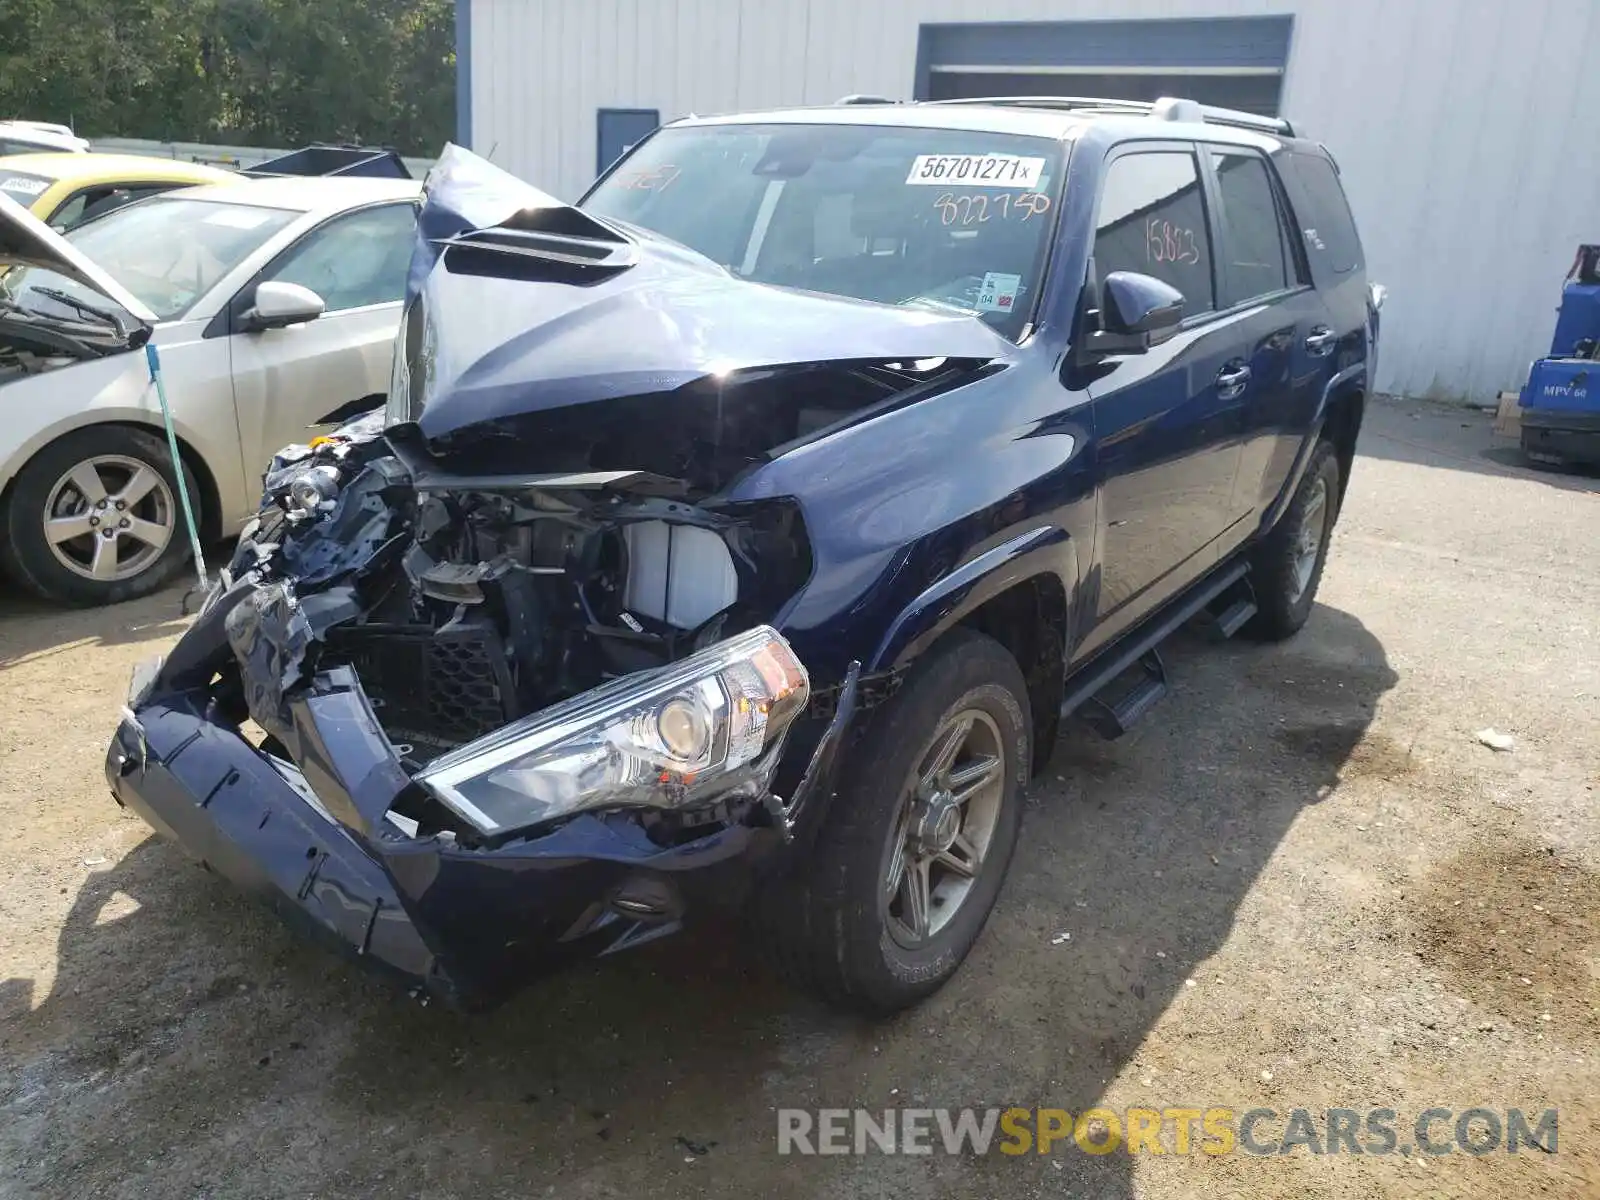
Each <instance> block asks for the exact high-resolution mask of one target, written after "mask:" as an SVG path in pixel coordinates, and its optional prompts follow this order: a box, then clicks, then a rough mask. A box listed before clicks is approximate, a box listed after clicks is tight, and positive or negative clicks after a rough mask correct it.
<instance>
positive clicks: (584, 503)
mask: <svg viewBox="0 0 1600 1200" xmlns="http://www.w3.org/2000/svg"><path fill="white" fill-rule="evenodd" d="M377 424H378V422H377V421H376V419H375V418H374V419H368V420H365V421H362V422H357V423H354V424H352V425H351V426H349V427H347V428H346V429H345V430H341V431H340V433H339V434H338V435H336V436H335V437H333V438H330V439H319V443H318V444H317V445H316V446H315V447H312V446H299V447H290V448H288V449H287V450H285V451H284V452H282V453H281V454H280V455H279V456H278V457H277V458H276V459H275V460H274V463H273V467H272V469H271V470H270V471H269V472H268V474H267V477H266V495H265V497H264V507H263V511H262V513H261V515H260V516H259V517H258V518H257V520H256V522H255V523H254V524H253V526H252V527H250V528H248V529H247V530H246V533H245V536H244V537H243V538H242V540H241V543H240V548H239V551H238V553H237V554H236V556H235V559H234V562H233V564H232V566H231V568H230V579H242V578H246V577H248V578H250V579H251V580H253V581H254V584H255V586H254V587H253V588H252V590H251V591H250V592H249V594H248V595H247V596H246V597H244V598H243V600H242V602H241V603H239V605H238V607H237V608H236V609H235V610H234V611H233V612H231V613H230V614H229V616H228V636H229V639H230V641H231V642H232V643H233V647H234V650H235V653H236V654H238V655H239V656H240V660H241V664H244V663H250V664H252V665H253V664H254V663H255V662H256V661H258V659H259V658H260V656H262V655H265V656H267V657H269V658H274V661H273V662H272V664H271V666H272V669H271V670H270V671H265V670H241V671H240V673H239V675H238V679H239V685H240V689H241V696H240V699H241V700H242V701H243V702H244V704H245V706H246V707H247V708H248V710H249V712H250V713H251V715H252V716H254V717H255V718H256V720H257V723H258V724H260V725H261V726H262V727H263V728H264V729H266V730H267V732H268V734H269V737H271V738H274V739H276V738H278V737H279V736H280V735H281V734H282V733H283V732H284V729H283V720H284V718H283V697H284V694H285V693H286V692H288V691H289V690H291V689H293V688H294V687H296V686H298V685H299V684H301V683H303V682H304V681H305V680H307V679H309V678H310V677H311V675H312V674H313V673H314V672H327V671H330V670H333V669H337V668H340V667H346V668H349V669H351V670H353V671H354V673H355V675H356V677H357V678H358V679H359V681H360V685H361V687H362V689H363V690H364V692H365V694H366V696H367V698H368V700H369V701H370V703H371V705H372V707H373V709H374V711H375V713H376V716H377V718H378V720H379V721H380V723H381V724H382V727H383V731H384V733H385V734H386V735H387V737H388V739H389V740H390V742H391V743H393V745H394V747H395V750H396V753H397V754H398V756H399V758H400V761H401V762H402V763H403V765H404V766H405V767H406V769H407V770H408V771H423V770H425V769H426V768H427V767H428V766H429V764H430V763H432V762H434V761H435V760H437V759H439V758H440V756H441V755H447V754H448V752H450V751H452V750H455V749H456V748H458V747H460V746H462V745H464V744H466V743H469V742H472V741H473V740H474V739H479V738H483V737H485V736H486V735H489V734H491V733H493V732H494V731H496V730H500V729H502V728H503V727H505V726H507V725H508V724H511V723H513V722H516V721H517V720H518V719H519V718H525V717H528V716H530V715H531V714H537V713H540V712H542V711H544V710H548V709H550V708H551V707H552V706H555V705H559V704H560V703H561V702H562V701H565V700H570V699H572V698H574V697H579V696H582V695H583V694H585V693H589V692H591V691H593V690H594V689H596V688H598V687H602V686H603V685H605V684H606V683H608V682H609V681H615V680H620V679H624V678H626V677H629V676H634V675H636V674H637V673H640V672H651V671H656V670H658V669H660V668H663V667H666V666H668V665H670V664H673V663H677V662H680V661H682V660H684V659H687V658H690V657H691V656H694V655H696V654H698V653H702V652H705V651H707V650H708V649H709V648H711V647H714V646H716V645H717V644H719V643H722V642H725V641H726V640H727V639H729V638H730V637H732V636H733V635H735V634H739V633H742V632H744V631H747V630H751V629H754V628H756V627H759V626H762V625H763V624H765V623H766V622H768V621H770V620H771V619H772V617H773V614H774V613H775V612H776V610H777V609H778V607H779V606H780V605H781V604H782V602H783V601H784V600H785V599H786V598H787V597H788V596H790V595H792V594H793V593H794V592H795V591H796V590H797V589H798V588H799V587H800V585H801V584H802V583H803V582H804V581H805V578H806V576H807V574H808V572H809V570H810V555H809V549H808V546H807V543H806V536H805V529H804V525H803V522H802V521H801V518H800V514H799V511H798V509H797V508H796V507H795V506H794V505H793V504H791V503H786V502H781V501H773V502H764V503H760V504H740V505H726V504H725V505H717V506H703V505H700V504H695V503H691V502H690V501H689V500H688V499H686V498H683V493H684V492H685V488H684V486H683V485H682V484H681V483H679V482H678V481H674V480H670V479H666V478H664V477H660V476H655V475H651V474H648V473H645V472H638V471H634V472H619V471H612V472H603V471H591V472H584V473H565V474H561V473H553V474H541V475H529V474H523V475H507V476H493V475H476V476H448V475H444V474H441V473H439V471H438V470H437V469H435V467H432V466H430V465H428V463H427V462H426V461H425V460H424V458H423V456H422V452H420V451H418V450H417V449H416V448H415V447H405V446H404V444H403V443H402V442H400V439H399V438H397V439H396V442H397V443H400V447H401V448H400V449H399V450H398V452H397V450H396V447H395V446H392V445H391V444H390V442H389V441H387V440H385V439H384V438H382V437H380V436H377V434H376V433H375V429H376V426H377ZM285 603H287V604H288V605H290V606H291V607H292V609H293V616H292V617H291V619H290V621H289V625H288V627H289V628H290V629H294V630H297V631H298V636H297V637H295V638H294V639H293V641H292V644H271V643H273V642H274V641H276V642H281V641H282V639H267V642H266V643H265V644H264V642H263V639H262V637H261V631H262V629H263V628H264V622H263V620H262V617H263V615H264V614H265V611H266V609H267V608H268V607H271V606H273V605H277V606H280V607H281V606H282V605H284V604H285ZM280 615H281V614H280ZM231 675H232V672H224V676H225V677H228V676H231ZM264 681H265V683H266V686H263V682H264ZM686 736H687V735H686ZM691 740H692V737H691ZM268 748H272V743H270V742H269V743H268ZM416 798H417V799H420V798H421V797H420V795H419V796H418V797H416ZM748 799H752V800H759V799H761V797H760V796H752V797H748ZM718 815H719V814H717V813H715V812H702V811H696V810H689V811H685V812H681V813H678V814H677V817H678V819H677V820H676V821H675V822H673V823H674V824H675V825H678V826H684V825H694V824H696V823H699V822H701V821H703V820H704V819H716V817H717V816H718ZM720 815H721V816H722V817H724V818H725V817H726V816H727V815H728V814H727V813H722V814H720ZM412 819H413V820H415V821H417V822H418V825H417V827H416V828H417V829H422V830H425V829H426V827H427V826H428V825H429V824H430V823H431V824H432V825H434V826H437V827H439V828H444V829H451V828H454V830H455V832H457V833H458V834H460V835H462V836H466V837H470V836H472V832H473V831H472V830H470V829H467V828H463V827H461V826H460V825H459V823H458V822H451V821H450V820H449V819H448V816H447V815H446V814H444V813H442V812H441V811H440V810H439V809H438V807H437V806H435V805H430V804H426V803H424V804H421V805H420V806H416V807H414V816H413V818H412ZM400 824H401V826H402V827H405V818H404V814H403V813H402V814H401V821H400ZM477 832H478V833H479V834H482V833H484V832H486V831H485V830H483V829H480V830H478V831H477Z"/></svg>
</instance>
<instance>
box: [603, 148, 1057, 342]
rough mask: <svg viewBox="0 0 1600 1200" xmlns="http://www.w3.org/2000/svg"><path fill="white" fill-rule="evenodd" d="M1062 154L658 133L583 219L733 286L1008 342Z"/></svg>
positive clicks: (1029, 298)
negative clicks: (894, 311)
mask: <svg viewBox="0 0 1600 1200" xmlns="http://www.w3.org/2000/svg"><path fill="white" fill-rule="evenodd" d="M1060 177H1061V145H1060V143H1058V142H1055V141H1051V140H1049V139H1046V138H1035V137H1020V136H1015V135H1005V134H994V133H981V132H972V131H968V130H959V129H904V128H899V127H891V126H860V125H703V126H689V127H684V128H677V129H672V128H669V129H663V130H661V131H660V132H659V133H657V134H655V135H654V136H653V137H651V138H650V140H649V141H647V142H645V143H644V144H643V145H642V146H640V147H639V148H638V149H637V150H636V151H634V153H633V154H631V155H630V156H629V157H628V158H627V159H626V160H625V161H624V162H623V163H622V164H621V165H620V166H619V167H618V168H617V169H616V170H615V171H614V172H612V173H611V174H610V175H608V176H607V177H606V178H605V179H603V180H601V181H600V182H599V183H598V184H596V185H595V187H594V189H593V190H592V191H591V192H590V193H589V195H588V196H587V197H585V198H584V200H583V201H582V203H581V207H583V208H585V209H587V210H589V211H590V212H593V213H595V214H597V215H599V216H603V217H613V218H616V219H617V220H621V221H628V222H632V223H633V224H635V225H639V226H642V227H644V228H645V229H648V230H652V231H654V232H656V233H659V234H661V235H662V236H664V237H668V238H671V239H672V240H673V241H676V242H681V243H683V244H684V245H686V246H688V247H690V248H691V249H694V250H698V251H699V252H700V253H701V254H704V255H706V256H707V257H708V258H711V259H714V260H715V261H716V262H718V263H720V264H721V265H722V266H724V267H726V268H727V269H728V270H729V271H731V272H733V273H734V274H735V275H737V276H739V277H740V278H741V279H749V280H752V281H755V282H758V283H770V284H779V285H782V286H785V287H795V288H804V289H807V290H809V291H816V292H829V293H832V294H834V295H839V296H852V297H855V298H856V299H860V300H875V301H878V302H880V303H884V304H912V305H921V306H925V307H931V308H939V309H944V310H947V311H959V312H968V313H973V314H975V315H977V316H979V317H981V318H982V319H983V320H985V321H987V322H988V323H989V324H991V325H992V326H994V328H995V329H996V330H997V331H998V332H999V333H1001V334H1002V335H1004V336H1006V337H1008V338H1011V339H1012V340H1013V341H1015V340H1016V339H1017V338H1018V337H1020V336H1021V333H1022V331H1023V329H1024V328H1025V327H1026V325H1027V324H1028V321H1029V319H1030V317H1031V315H1032V311H1033V306H1034V301H1035V299H1036V298H1037V295H1038V288H1039V279H1040V275H1041V273H1042V271H1043V269H1044V260H1045V253H1046V251H1047V250H1048V248H1049V244H1050V229H1051V226H1052V224H1053V221H1052V216H1051V214H1052V208H1053V206H1054V197H1055V194H1056V192H1057V191H1058V190H1059V187H1060Z"/></svg>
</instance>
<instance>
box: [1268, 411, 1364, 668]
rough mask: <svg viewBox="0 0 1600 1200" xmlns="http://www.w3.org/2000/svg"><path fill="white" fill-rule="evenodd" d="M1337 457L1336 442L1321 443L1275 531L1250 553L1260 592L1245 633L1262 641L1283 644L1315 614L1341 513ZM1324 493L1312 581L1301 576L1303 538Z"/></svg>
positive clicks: (1314, 452) (1314, 516) (1314, 517)
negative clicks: (1325, 566) (1281, 642)
mask: <svg viewBox="0 0 1600 1200" xmlns="http://www.w3.org/2000/svg"><path fill="white" fill-rule="evenodd" d="M1340 482H1341V481H1340V478H1339V456H1338V453H1337V452H1336V451H1335V450H1334V448H1333V443H1331V442H1327V441H1321V442H1318V443H1317V446H1316V449H1315V450H1313V451H1312V452H1311V461H1310V462H1309V463H1308V464H1306V471H1305V474H1304V475H1303V476H1302V477H1301V479H1300V486H1299V487H1298V488H1296V489H1295V494H1294V499H1292V500H1291V501H1289V506H1288V508H1286V509H1284V511H1283V515H1282V516H1281V517H1279V518H1278V523H1277V524H1276V525H1274V526H1273V527H1272V531H1271V532H1270V533H1268V534H1267V536H1266V537H1265V538H1264V539H1262V542H1261V545H1260V546H1258V547H1257V548H1256V550H1255V552H1254V554H1253V555H1252V563H1251V568H1252V569H1251V579H1252V582H1253V583H1254V585H1255V592H1256V615H1255V616H1254V617H1253V618H1251V620H1250V624H1249V625H1248V626H1246V632H1247V633H1249V634H1250V635H1251V636H1252V637H1256V638H1260V639H1261V640H1263V641H1274V642H1275V641H1281V640H1283V639H1284V638H1287V637H1291V636H1293V635H1294V634H1295V633H1298V632H1299V630H1300V627H1301V626H1302V625H1304V624H1305V623H1306V618H1308V617H1309V616H1310V615H1311V606H1312V604H1313V603H1315V601H1316V598H1317V586H1318V585H1319V584H1320V583H1321V582H1322V568H1323V565H1324V564H1325V563H1326V562H1327V560H1328V542H1329V540H1330V539H1331V538H1332V536H1333V525H1334V521H1335V519H1336V518H1337V517H1338V515H1339V500H1340V495H1341V493H1340ZM1319 492H1320V495H1321V504H1320V511H1321V518H1320V524H1321V528H1320V532H1319V533H1318V534H1317V535H1316V536H1317V539H1318V540H1317V547H1316V559H1315V561H1314V562H1313V563H1312V565H1311V570H1310V575H1309V577H1305V576H1303V574H1302V568H1303V561H1304V559H1303V549H1304V544H1305V542H1304V539H1305V537H1306V534H1307V523H1308V521H1314V520H1317V519H1318V517H1317V509H1318V495H1319Z"/></svg>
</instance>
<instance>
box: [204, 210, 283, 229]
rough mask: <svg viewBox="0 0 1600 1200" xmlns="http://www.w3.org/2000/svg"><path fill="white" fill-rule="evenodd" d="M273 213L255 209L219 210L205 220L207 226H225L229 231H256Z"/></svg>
mask: <svg viewBox="0 0 1600 1200" xmlns="http://www.w3.org/2000/svg"><path fill="white" fill-rule="evenodd" d="M271 216H272V214H271V213H264V212H260V211H258V210H257V209H253V208H233V207H231V206H230V207H228V208H219V209H217V211H216V212H214V213H212V214H211V215H210V216H209V217H207V218H206V219H205V222H206V224H207V225H223V226H226V227H227V228H229V229H256V228H258V227H260V226H261V225H263V224H264V223H265V222H266V221H267V219H268V218H269V217H271Z"/></svg>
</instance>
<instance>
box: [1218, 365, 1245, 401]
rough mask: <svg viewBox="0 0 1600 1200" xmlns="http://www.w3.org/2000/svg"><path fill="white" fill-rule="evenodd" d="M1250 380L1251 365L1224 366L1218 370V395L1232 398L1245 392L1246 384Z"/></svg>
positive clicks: (1227, 398)
mask: <svg viewBox="0 0 1600 1200" xmlns="http://www.w3.org/2000/svg"><path fill="white" fill-rule="evenodd" d="M1249 382H1250V368H1249V367H1244V366H1240V367H1223V368H1222V370H1220V371H1218V372H1217V395H1218V396H1220V397H1221V398H1222V399H1224V400H1232V399H1234V398H1236V397H1238V396H1240V395H1242V394H1243V393H1244V389H1245V385H1246V384H1247V383H1249Z"/></svg>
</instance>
